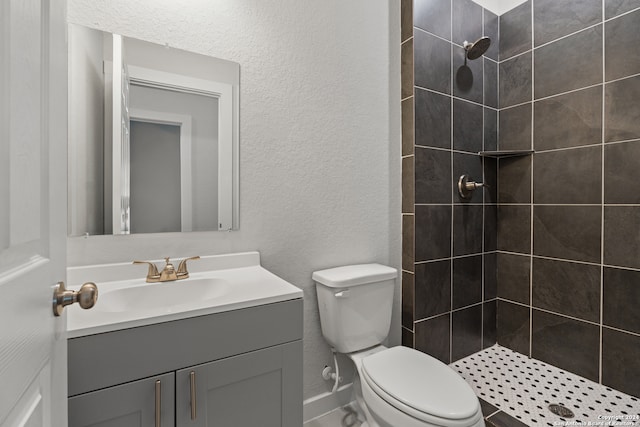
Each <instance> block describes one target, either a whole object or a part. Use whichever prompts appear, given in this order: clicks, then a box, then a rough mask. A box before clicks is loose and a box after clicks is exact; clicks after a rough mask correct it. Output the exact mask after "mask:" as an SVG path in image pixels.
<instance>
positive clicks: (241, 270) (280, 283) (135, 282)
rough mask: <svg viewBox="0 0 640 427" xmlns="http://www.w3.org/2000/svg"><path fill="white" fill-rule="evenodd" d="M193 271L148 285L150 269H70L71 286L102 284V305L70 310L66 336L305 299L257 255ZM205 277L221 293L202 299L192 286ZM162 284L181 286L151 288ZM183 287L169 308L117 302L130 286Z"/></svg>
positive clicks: (208, 262) (196, 264) (215, 261)
mask: <svg viewBox="0 0 640 427" xmlns="http://www.w3.org/2000/svg"><path fill="white" fill-rule="evenodd" d="M180 259H182V258H180ZM172 262H173V263H174V265H175V266H176V267H177V263H178V261H174V260H172ZM156 265H157V266H158V270H161V269H162V266H163V265H164V261H158V262H156ZM189 271H190V277H189V278H188V279H184V280H177V281H172V282H163V283H146V282H145V276H146V273H147V268H146V267H145V266H144V265H135V266H134V265H131V264H130V263H121V264H105V265H95V266H86V267H73V268H69V269H68V271H67V281H68V283H69V287H70V288H71V289H77V288H79V286H80V285H81V284H82V283H83V282H86V281H93V282H95V283H96V284H97V285H98V301H97V303H96V305H95V306H94V307H93V308H91V309H89V310H83V309H81V308H80V307H79V306H78V305H77V304H73V305H71V306H69V307H67V337H68V338H76V337H81V336H85V335H93V334H98V333H104V332H111V331H115V330H119V329H126V328H133V327H138V326H145V325H150V324H154V323H160V322H168V321H171V320H178V319H184V318H188V317H195V316H202V315H206V314H213V313H221V312H225V311H230V310H238V309H242V308H248V307H255V306H258V305H263V304H271V303H276V302H282V301H287V300H292V299H298V298H302V296H303V292H302V290H300V289H299V288H297V287H295V286H293V285H292V284H290V283H289V282H287V281H285V280H283V279H281V278H279V277H278V276H276V275H275V274H273V273H271V272H269V271H267V270H266V269H264V268H263V267H262V266H261V265H260V254H259V253H258V252H246V253H240V254H229V255H217V256H207V257H202V258H201V259H200V260H195V261H189ZM206 279H213V280H212V282H213V281H215V283H217V284H220V285H216V286H219V289H217V290H216V293H215V297H208V298H206V299H202V298H198V296H199V293H198V292H197V291H193V292H192V291H191V289H192V286H193V285H194V284H197V283H201V282H203V280H206ZM158 286H164V287H168V286H171V287H176V288H173V289H153V288H152V287H158ZM180 287H182V289H183V290H184V293H183V292H179V294H180V296H181V298H182V299H183V301H182V302H181V303H180V304H175V303H172V302H171V301H166V303H167V304H166V305H165V304H163V303H162V302H160V303H159V304H158V305H157V306H156V305H153V306H149V304H146V305H147V306H146V307H142V308H135V309H130V308H127V309H124V310H123V311H118V310H117V309H116V310H114V304H115V303H114V301H117V297H118V296H119V295H118V292H121V291H122V290H123V289H125V288H126V289H128V290H130V288H138V289H135V291H137V294H139V295H144V293H145V292H146V290H150V291H151V292H154V291H158V290H162V291H165V290H168V291H171V292H173V293H176V292H175V291H176V289H180ZM182 289H180V290H182ZM193 289H196V288H193ZM191 294H192V295H191ZM120 295H121V294H120ZM101 299H102V301H103V304H102V305H101V304H100V302H101ZM156 299H157V295H156ZM130 305H135V302H130Z"/></svg>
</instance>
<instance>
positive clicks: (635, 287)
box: [602, 267, 640, 334]
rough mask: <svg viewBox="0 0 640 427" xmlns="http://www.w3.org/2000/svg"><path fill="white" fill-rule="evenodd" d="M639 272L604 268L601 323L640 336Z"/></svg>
mask: <svg viewBox="0 0 640 427" xmlns="http://www.w3.org/2000/svg"><path fill="white" fill-rule="evenodd" d="M639 301H640V271H633V270H621V269H619V268H610V267H605V268H604V272H603V280H602V322H603V323H604V324H605V325H607V326H613V327H614V328H618V329H624V330H626V331H631V332H635V333H636V334H640V310H638V302H639Z"/></svg>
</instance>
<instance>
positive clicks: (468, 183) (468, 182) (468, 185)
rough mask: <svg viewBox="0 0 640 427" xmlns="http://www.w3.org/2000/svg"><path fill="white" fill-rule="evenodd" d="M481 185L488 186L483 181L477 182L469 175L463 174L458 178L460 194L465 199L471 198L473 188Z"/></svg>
mask: <svg viewBox="0 0 640 427" xmlns="http://www.w3.org/2000/svg"><path fill="white" fill-rule="evenodd" d="M480 187H488V186H487V185H486V184H483V183H482V182H475V181H473V179H472V178H471V177H469V175H461V176H460V179H458V194H460V197H462V198H463V199H469V198H471V195H472V194H473V190H475V189H476V188H480Z"/></svg>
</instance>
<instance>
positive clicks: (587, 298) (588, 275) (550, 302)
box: [532, 258, 600, 322]
mask: <svg viewBox="0 0 640 427" xmlns="http://www.w3.org/2000/svg"><path fill="white" fill-rule="evenodd" d="M532 297H533V298H532V299H533V302H532V303H533V306H534V307H537V308H542V309H545V310H549V311H553V312H556V313H560V314H566V315H567V316H573V317H578V318H580V319H584V320H589V321H591V322H599V321H600V266H597V265H586V264H577V263H573V262H566V261H555V260H549V259H541V258H534V259H533V290H532Z"/></svg>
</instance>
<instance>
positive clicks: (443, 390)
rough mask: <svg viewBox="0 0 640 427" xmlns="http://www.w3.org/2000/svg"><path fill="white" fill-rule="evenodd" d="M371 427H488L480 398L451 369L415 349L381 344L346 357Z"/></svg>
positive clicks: (357, 395) (358, 401)
mask: <svg viewBox="0 0 640 427" xmlns="http://www.w3.org/2000/svg"><path fill="white" fill-rule="evenodd" d="M348 356H349V358H350V359H351V360H352V361H353V363H354V365H355V366H356V371H357V374H358V381H356V382H354V390H355V393H356V402H357V403H358V405H360V406H361V408H360V409H361V410H362V412H363V413H364V416H365V418H366V421H367V423H368V426H369V427H427V426H433V427H435V426H438V427H442V426H446V427H484V425H485V424H484V420H483V417H482V411H481V409H480V404H479V402H478V398H477V397H476V396H475V394H474V393H473V391H472V390H471V388H470V387H469V385H468V384H467V383H466V382H464V380H463V379H462V378H461V377H460V376H459V375H458V374H457V373H456V372H455V371H453V370H452V369H451V368H449V367H448V366H447V365H445V364H444V363H442V362H440V361H439V360H436V359H434V358H433V357H431V356H428V355H426V354H424V353H421V352H419V351H417V350H413V349H410V348H407V347H392V348H386V347H384V346H378V347H375V348H373V349H369V350H366V351H363V352H357V353H352V354H349V355H348Z"/></svg>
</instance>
